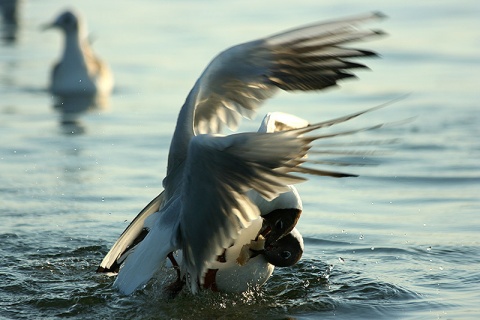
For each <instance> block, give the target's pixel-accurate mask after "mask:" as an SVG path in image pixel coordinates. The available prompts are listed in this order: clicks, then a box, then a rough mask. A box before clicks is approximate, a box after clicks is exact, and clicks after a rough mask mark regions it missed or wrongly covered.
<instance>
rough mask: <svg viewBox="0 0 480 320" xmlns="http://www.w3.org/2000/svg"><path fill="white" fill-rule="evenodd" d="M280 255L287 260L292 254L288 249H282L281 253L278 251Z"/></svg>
mask: <svg viewBox="0 0 480 320" xmlns="http://www.w3.org/2000/svg"><path fill="white" fill-rule="evenodd" d="M280 256H281V257H282V258H283V259H285V260H287V259H289V258H290V257H291V256H292V253H291V252H290V251H282V253H280Z"/></svg>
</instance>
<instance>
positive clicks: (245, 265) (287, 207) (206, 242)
mask: <svg viewBox="0 0 480 320" xmlns="http://www.w3.org/2000/svg"><path fill="white" fill-rule="evenodd" d="M378 17H379V15H378V14H369V15H365V16H359V17H353V18H347V19H341V20H336V21H331V22H327V23H317V24H312V25H309V26H306V27H301V28H298V29H294V30H291V31H287V32H284V33H280V34H277V35H273V36H271V37H267V38H264V39H260V40H255V41H252V42H247V43H244V44H241V45H237V46H234V47H232V48H230V49H227V50H226V51H224V52H222V53H220V54H219V55H218V56H217V57H216V58H215V59H214V60H213V61H212V62H211V63H210V64H209V65H208V66H207V68H206V69H205V71H204V72H203V73H202V75H201V76H200V78H199V79H198V80H197V82H196V83H195V85H194V87H193V89H192V90H191V91H190V93H189V95H188V96H187V99H186V101H185V103H184V105H183V107H182V108H181V110H180V113H179V116H178V119H177V125H176V128H175V131H174V134H173V138H172V142H171V145H170V150H169V155H168V167H167V175H166V177H165V179H164V181H163V186H164V191H163V192H162V193H161V194H160V195H159V196H158V197H157V198H155V199H154V200H153V201H152V202H151V203H150V204H149V205H148V206H147V207H146V208H145V209H144V210H143V211H142V212H140V214H139V215H138V216H137V217H136V218H135V219H134V221H133V222H132V223H131V224H130V226H129V227H128V228H127V229H126V230H125V231H124V233H123V234H122V235H121V236H120V238H119V239H118V240H117V242H116V243H115V244H114V246H113V247H112V249H111V250H110V252H109V253H108V254H107V256H106V257H105V258H104V260H103V261H102V263H101V265H100V267H99V270H98V271H99V272H117V271H118V272H119V273H118V276H117V279H116V281H115V284H114V285H115V286H116V287H117V288H118V289H119V290H120V291H121V292H123V293H125V294H130V293H132V292H133V291H135V290H136V289H138V288H140V287H142V286H143V285H145V284H146V283H147V282H148V281H149V280H150V279H151V278H152V276H153V275H154V274H155V272H157V271H158V270H159V268H161V266H163V265H164V263H165V261H166V260H167V257H169V258H170V255H171V253H172V252H176V251H179V250H180V252H181V263H180V264H179V266H178V271H179V273H178V275H179V277H178V281H179V283H182V282H186V283H187V284H188V286H189V288H190V289H191V291H192V292H193V293H195V292H197V291H198V290H199V289H200V288H202V287H209V286H208V285H207V284H208V281H209V280H208V279H209V275H210V274H211V272H212V271H211V270H217V272H216V275H215V278H214V280H215V282H216V287H217V288H218V289H221V290H228V289H229V288H231V289H232V290H234V291H235V290H239V291H242V290H244V289H245V288H246V287H248V286H249V285H260V284H262V283H263V282H264V281H266V280H267V279H268V277H269V276H270V274H271V271H273V267H271V266H270V265H271V264H274V265H276V266H290V265H292V264H294V263H296V262H297V261H298V259H299V258H300V256H301V254H302V253H303V240H302V239H301V235H300V234H299V232H298V231H297V230H296V229H295V228H294V227H295V224H296V222H297V220H298V218H299V215H300V213H301V210H302V206H301V200H300V197H299V195H298V193H297V192H296V190H295V188H294V187H292V185H293V184H295V183H299V182H301V181H304V180H306V179H305V178H303V177H300V176H298V175H297V174H298V173H303V174H311V175H319V176H330V177H348V176H352V175H351V174H346V173H341V172H335V171H329V170H320V169H316V168H309V167H305V166H303V164H304V163H305V162H306V163H308V159H307V154H308V151H309V149H310V148H311V147H312V145H311V143H312V142H313V141H315V140H318V139H323V138H330V137H333V136H335V135H336V134H325V135H320V134H318V133H315V132H316V131H317V130H320V129H322V128H324V127H329V126H332V125H335V124H337V123H340V122H344V121H347V120H349V119H351V118H354V117H357V116H359V115H361V114H363V113H365V112H366V111H362V112H358V113H355V114H352V115H348V116H345V117H340V118H337V119H333V120H330V121H324V122H320V123H314V124H309V123H308V122H307V121H305V120H303V119H300V118H297V117H293V116H289V115H286V114H269V115H267V117H266V118H265V119H264V122H263V123H262V125H261V127H260V130H259V132H246V133H238V134H232V135H227V136H224V135H221V134H220V133H221V130H222V127H223V126H224V125H226V126H228V127H230V128H231V129H235V128H236V126H237V124H238V123H239V121H240V119H241V117H242V116H243V117H249V118H250V117H252V116H253V115H254V114H255V112H256V110H257V109H258V107H259V106H260V105H261V104H262V102H263V101H264V100H266V99H268V98H270V97H272V96H273V95H274V94H275V92H276V91H278V90H279V89H283V90H287V91H291V90H302V91H310V90H321V89H324V88H327V87H330V86H334V85H336V83H337V81H339V80H341V79H344V78H349V77H353V74H351V73H350V72H349V71H350V70H351V69H356V68H364V67H365V66H363V65H361V64H358V63H356V62H352V61H350V59H352V58H361V57H366V56H373V55H375V54H374V53H373V52H370V51H365V50H357V49H352V48H347V47H344V46H343V45H344V44H345V43H349V42H352V41H356V40H362V39H366V38H369V37H371V36H375V35H378V34H379V32H377V31H372V30H361V29H359V28H358V25H359V24H361V23H363V22H366V21H369V20H372V19H375V18H378ZM354 132H355V131H350V132H341V133H338V134H337V135H344V134H351V133H354ZM260 222H261V226H260V227H258V226H259V225H260ZM252 238H253V239H252ZM262 238H264V239H262ZM252 240H253V242H251V241H252ZM263 240H264V242H262V241H263ZM245 245H247V247H246V249H243V248H244V247H245ZM257 246H258V248H257ZM238 249H240V251H238ZM242 250H243V252H242ZM237 252H240V253H238V257H237V258H235V257H236V256H237ZM245 253H246V254H245ZM222 256H225V257H230V258H229V259H228V263H229V264H228V265H227V264H223V265H222V263H221V261H219V260H221V259H222V258H221V257H222ZM233 258H235V259H233ZM234 261H235V262H234ZM256 272H258V276H255V273H256ZM229 291H230V290H229Z"/></svg>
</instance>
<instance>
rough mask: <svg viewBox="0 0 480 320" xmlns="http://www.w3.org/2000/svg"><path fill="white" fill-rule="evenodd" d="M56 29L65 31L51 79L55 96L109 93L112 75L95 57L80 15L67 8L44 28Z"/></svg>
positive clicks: (104, 64) (111, 85)
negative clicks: (61, 48) (63, 42)
mask: <svg viewBox="0 0 480 320" xmlns="http://www.w3.org/2000/svg"><path fill="white" fill-rule="evenodd" d="M51 28H58V29H60V30H62V31H63V32H64V34H65V45H64V49H63V54H62V57H61V59H60V61H59V62H58V63H57V64H55V66H54V68H53V71H52V74H51V82H50V91H51V92H52V93H53V94H54V95H58V96H68V95H81V94H86V95H109V94H110V93H111V91H112V87H113V76H112V73H111V71H110V68H109V67H108V65H107V64H106V63H105V62H104V61H102V60H100V59H99V58H98V57H96V56H95V54H94V53H93V50H92V48H91V47H90V44H89V41H88V39H87V35H86V32H87V31H86V25H85V23H84V21H83V19H82V17H81V16H80V14H78V13H76V12H74V11H71V10H67V11H65V12H63V13H61V14H60V15H59V16H58V17H57V18H56V19H55V20H54V21H53V22H52V23H49V24H46V25H44V26H43V29H44V30H46V29H51Z"/></svg>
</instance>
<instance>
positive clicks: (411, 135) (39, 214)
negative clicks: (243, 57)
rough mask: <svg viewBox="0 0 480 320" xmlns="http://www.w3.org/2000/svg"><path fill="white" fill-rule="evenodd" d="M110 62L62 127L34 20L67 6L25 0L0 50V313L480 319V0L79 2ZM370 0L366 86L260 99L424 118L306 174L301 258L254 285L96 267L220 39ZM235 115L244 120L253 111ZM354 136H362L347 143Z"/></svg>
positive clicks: (157, 180)
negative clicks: (377, 151)
mask: <svg viewBox="0 0 480 320" xmlns="http://www.w3.org/2000/svg"><path fill="white" fill-rule="evenodd" d="M72 5H75V7H76V8H78V9H79V10H80V11H81V12H83V13H84V15H85V16H86V18H87V21H88V22H89V30H90V32H91V34H92V39H93V41H94V48H95V50H96V51H97V52H98V53H99V55H101V57H102V58H104V59H105V60H107V61H108V62H109V63H110V65H111V67H112V69H113V71H114V74H115V79H116V88H115V92H114V94H113V95H112V97H111V101H110V108H109V110H108V111H107V112H102V113H98V112H91V113H88V114H85V115H84V116H83V117H82V119H81V122H80V123H78V124H77V125H75V126H64V125H61V123H60V119H61V117H60V115H59V114H58V113H57V111H56V110H55V109H54V108H53V101H52V99H51V97H50V95H49V94H48V93H47V92H46V90H45V88H46V87H47V81H48V76H49V72H50V71H49V70H50V68H51V66H52V64H53V62H54V61H55V59H57V58H58V56H59V54H60V48H61V37H60V34H58V33H56V32H53V31H52V32H40V31H39V26H40V25H41V24H42V23H45V22H48V21H50V20H51V19H53V18H54V17H55V16H56V15H57V14H58V13H59V12H60V11H61V10H63V9H64V8H65V7H66V6H65V2H64V1H58V0H50V1H24V2H23V3H22V7H21V10H20V12H19V13H20V14H19V25H18V32H17V33H16V38H15V39H14V40H13V41H12V40H8V41H3V43H2V44H1V46H0V136H1V137H2V142H1V143H0V179H1V185H0V203H1V205H0V217H1V218H0V219H1V221H2V223H1V224H0V239H1V242H0V243H1V244H2V245H1V251H0V261H2V262H1V263H0V277H1V280H0V317H1V318H7V319H14V318H15V319H19V318H28V319H31V318H56V317H72V318H78V319H84V318H137V319H153V318H157V319H166V318H173V319H189V318H195V319H211V318H222V319H223V318H228V319H245V318H252V319H260V318H261V319H279V318H280V319H282V318H284V319H286V318H289V319H317V318H333V317H336V318H342V319H343V318H347V319H348V318H351V319H357V318H408V319H425V318H427V319H429V318H449V319H476V318H478V316H480V307H479V306H478V301H480V293H479V292H480V285H479V284H480V268H479V264H480V254H479V253H480V243H479V236H478V231H479V230H480V220H479V218H478V213H479V209H480V201H479V194H480V193H479V191H480V188H479V186H480V170H479V169H480V164H479V163H480V162H479V159H480V143H479V140H478V137H479V136H480V129H479V128H480V112H479V110H480V108H479V107H480V106H479V101H480V99H479V98H480V94H479V90H478V71H479V65H480V33H479V32H478V30H480V22H479V20H478V17H479V14H480V6H479V5H478V3H477V1H423V2H418V1H410V0H407V1H402V2H401V3H400V2H399V3H395V4H393V3H388V4H387V3H386V2H380V1H363V2H362V3H361V4H360V3H358V2H355V1H344V2H341V3H339V2H338V1H322V2H318V1H306V0H300V1H295V2H293V3H290V2H285V3H282V2H280V3H279V2H278V1H263V2H259V1H238V2H226V1H225V2H220V1H211V2H196V1H147V0H141V1H137V2H128V3H122V2H116V1H110V0H108V1H102V2H98V1H92V0H85V1H82V2H81V3H73V2H72ZM371 10H381V11H383V12H385V13H386V14H387V15H388V16H389V17H390V18H389V19H388V20H386V21H384V22H382V23H379V24H376V25H374V26H373V27H375V28H382V29H384V30H386V31H387V32H388V33H389V36H388V37H387V38H385V39H382V40H379V41H375V42H369V43H364V44H363V43H362V44H361V45H362V46H364V47H366V48H372V49H375V50H377V51H379V52H380V53H381V55H382V59H377V60H369V61H367V62H368V64H369V66H370V67H371V69H372V72H360V73H359V77H360V81H349V82H345V83H344V84H343V85H342V87H341V88H340V89H334V90H327V91H326V92H325V93H322V94H280V95H278V96H277V97H276V98H275V99H273V100H270V101H269V102H268V103H267V105H266V106H265V107H264V108H263V109H261V112H260V113H261V114H262V113H263V112H267V111H274V110H279V111H285V112H294V113H295V114H297V115H298V116H301V117H303V118H307V119H310V120H312V121H320V120H323V119H326V118H328V117H334V116H340V115H343V114H345V113H349V112H354V111H358V110H360V109H364V108H367V107H370V106H373V105H376V104H378V103H382V102H385V101H388V100H390V99H394V98H396V97H399V96H401V95H404V94H406V93H410V95H409V96H408V97H407V98H405V99H403V100H401V101H399V102H397V103H395V104H394V105H392V106H391V107H389V108H386V109H383V110H381V111H378V112H375V113H372V114H369V115H367V116H365V117H362V118H360V119H358V120H356V121H355V123H354V124H352V127H361V126H362V125H369V124H375V123H378V122H385V121H396V120H402V119H406V118H409V117H412V116H413V117H416V118H415V119H414V120H413V121H410V122H407V123H405V124H403V125H399V126H390V127H388V128H385V129H382V130H377V131H368V132H365V133H362V134H360V135H359V136H358V137H356V138H355V141H360V140H362V141H368V140H384V139H394V138H400V141H399V142H398V143H397V144H395V145H391V146H385V147H382V150H384V151H386V153H385V154H384V155H380V156H378V157H375V158H374V159H373V161H374V162H375V163H376V164H378V165H377V166H366V167H358V168H347V169H348V170H350V171H353V172H356V173H359V174H360V175H361V176H360V177H359V178H352V179H340V180H338V179H327V178H316V177H315V178H312V179H311V180H310V181H309V182H307V183H304V184H302V185H299V186H298V188H299V191H300V193H301V195H302V198H303V201H304V213H303V215H302V218H301V220H300V222H299V225H298V229H299V230H300V232H301V233H302V234H303V235H304V238H305V241H306V250H305V254H304V256H303V258H302V260H301V261H300V263H299V264H297V265H296V266H294V267H293V268H289V269H283V270H276V271H275V273H274V275H273V277H272V278H271V279H270V281H269V282H268V283H267V285H266V286H265V287H263V288H261V289H259V290H256V291H252V292H248V293H245V294H238V295H228V294H212V293H203V294H201V295H199V296H195V297H192V296H191V295H189V294H182V295H180V297H179V298H178V299H177V300H175V301H168V300H166V299H165V298H164V297H162V296H161V294H159V293H158V290H157V289H158V288H159V287H160V286H161V285H162V281H165V280H158V281H157V282H155V283H153V284H151V285H149V286H148V287H147V288H146V289H145V290H143V291H141V292H140V293H138V294H136V295H134V296H132V297H123V296H120V295H119V294H118V293H117V292H116V291H115V290H114V289H113V288H112V287H111V284H112V282H113V279H112V278H106V277H103V276H98V275H96V274H95V273H94V270H95V269H96V267H97V265H98V263H99V262H100V260H101V259H102V257H103V255H104V254H105V253H106V252H107V251H108V249H109V247H110V246H111V245H112V244H113V242H114V241H115V240H116V237H117V236H118V235H119V234H120V233H121V232H122V231H123V229H124V228H125V227H126V226H127V225H128V222H129V221H130V220H131V219H133V217H134V216H135V215H136V213H137V212H138V211H139V210H140V209H141V208H142V207H143V206H144V205H145V204H147V203H148V202H149V201H150V200H151V199H152V198H153V197H154V196H156V195H157V194H158V193H159V192H160V191H161V180H162V178H163V175H164V172H165V167H166V156H167V150H168V146H169V142H170V138H171V134H172V131H173V126H174V121H175V119H176V115H177V112H178V110H179V107H180V106H181V104H182V103H183V100H184V99H185V97H186V94H187V93H188V90H189V89H190V87H191V86H192V85H193V83H194V81H195V79H196V78H197V77H198V75H199V74H200V72H201V71H202V70H203V68H204V67H205V66H206V64H207V62H208V61H210V60H211V59H212V58H213V56H215V55H216V54H217V53H218V52H219V51H221V50H223V49H225V48H226V47H228V46H230V45H234V44H236V43H240V42H243V41H248V40H251V39H254V38H256V37H259V36H263V35H268V34H271V33H274V32H277V31H280V30H283V29H286V28H290V27H294V26H297V25H301V24H304V23H309V22H312V21H316V20H321V19H328V18H333V17H339V16H343V15H348V14H354V13H360V12H367V11H371ZM261 114H260V116H259V117H258V118H257V119H256V121H254V122H251V123H245V122H244V128H245V129H249V128H255V127H257V126H258V123H259V121H260V119H261ZM356 139H358V140H356Z"/></svg>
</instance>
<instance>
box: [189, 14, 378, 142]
mask: <svg viewBox="0 0 480 320" xmlns="http://www.w3.org/2000/svg"><path fill="white" fill-rule="evenodd" d="M382 17H383V15H381V14H379V13H371V14H367V15H362V16H356V17H351V18H346V19H339V20H334V21H330V22H321V23H315V24H311V25H307V26H304V27H300V28H297V29H294V30H290V31H286V32H283V33H280V34H276V35H273V36H270V37H267V38H264V39H260V40H256V41H252V42H247V43H244V44H240V45H237V46H234V47H232V48H229V49H227V50H226V51H224V52H222V53H220V54H219V55H218V56H217V57H216V58H215V59H214V60H213V61H212V62H211V63H210V65H209V66H208V67H207V68H206V69H205V71H204V72H203V74H202V76H201V77H200V78H199V80H198V81H197V83H196V84H195V88H194V90H193V91H194V92H195V94H196V96H195V99H193V106H192V107H194V108H195V117H194V124H195V133H197V134H201V133H218V132H220V130H221V129H222V126H223V124H225V125H227V126H228V127H229V128H231V129H235V128H236V126H237V125H238V123H239V121H240V119H241V117H242V116H243V117H247V118H251V117H252V116H253V115H254V114H255V111H256V109H257V108H258V106H259V105H260V104H261V103H262V102H263V101H264V100H265V99H268V98H270V97H271V96H272V95H273V94H274V93H275V92H276V91H277V90H278V89H283V90H302V91H308V90H321V89H324V88H327V87H330V86H334V85H336V84H337V82H338V81H339V80H342V79H345V78H351V77H354V75H353V73H352V71H353V69H357V68H366V66H365V65H363V64H360V63H357V62H353V61H352V59H355V58H361V57H367V56H375V55H376V54H375V53H374V52H372V51H366V50H358V49H353V48H348V47H344V46H343V45H345V44H347V43H350V42H354V41H360V40H364V39H368V38H371V37H372V36H375V35H379V34H382V33H381V32H379V31H374V30H363V29H359V28H358V26H359V25H360V24H362V23H365V22H368V21H370V20H375V19H378V18H382Z"/></svg>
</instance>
